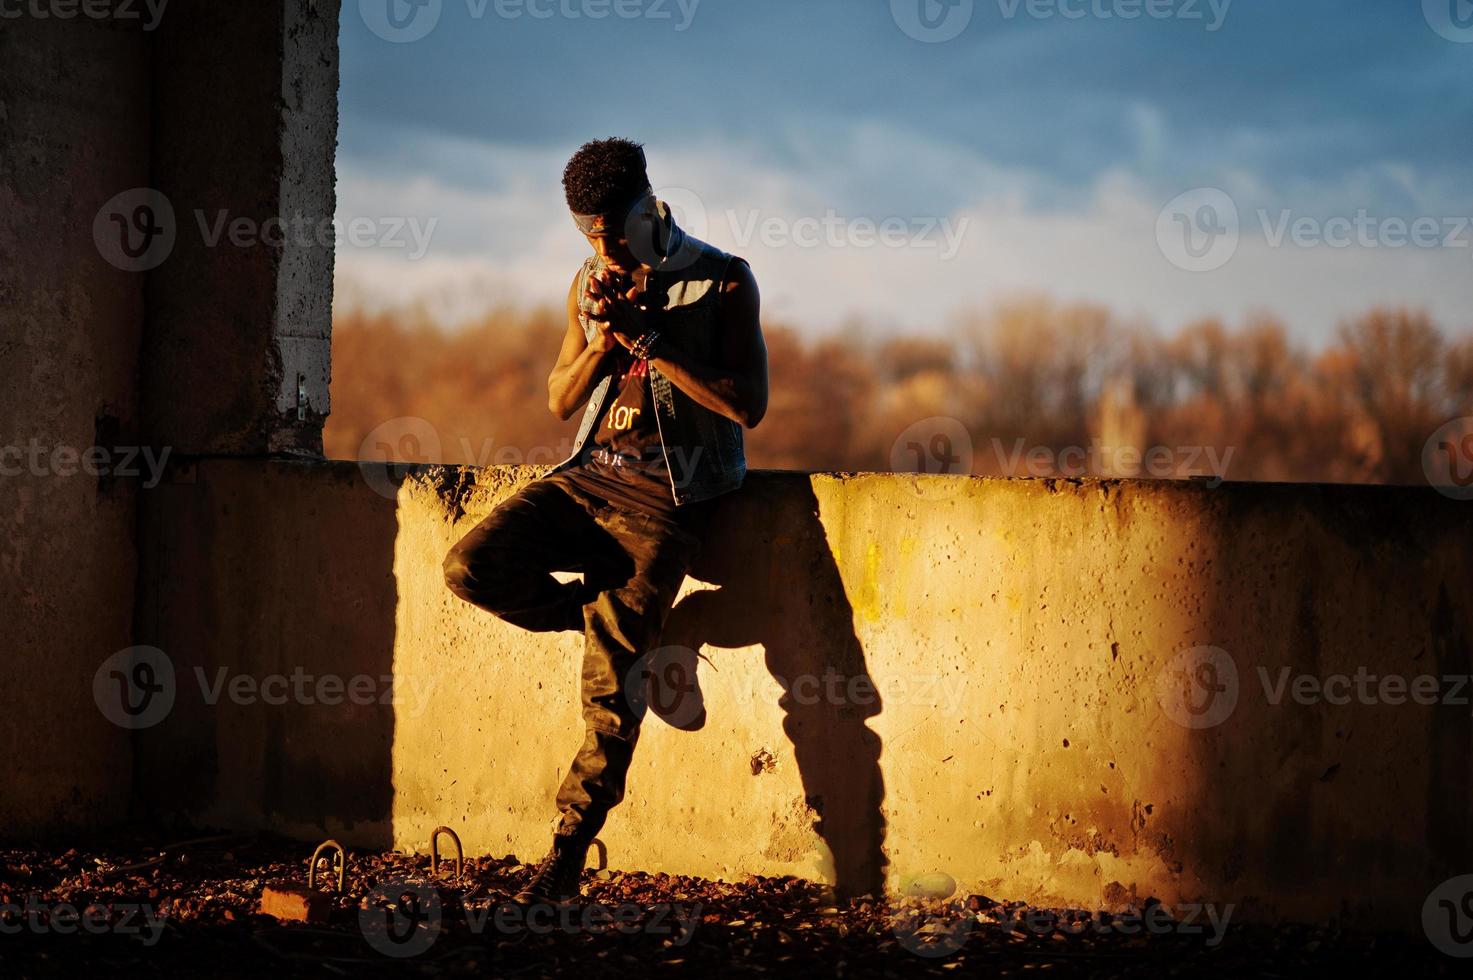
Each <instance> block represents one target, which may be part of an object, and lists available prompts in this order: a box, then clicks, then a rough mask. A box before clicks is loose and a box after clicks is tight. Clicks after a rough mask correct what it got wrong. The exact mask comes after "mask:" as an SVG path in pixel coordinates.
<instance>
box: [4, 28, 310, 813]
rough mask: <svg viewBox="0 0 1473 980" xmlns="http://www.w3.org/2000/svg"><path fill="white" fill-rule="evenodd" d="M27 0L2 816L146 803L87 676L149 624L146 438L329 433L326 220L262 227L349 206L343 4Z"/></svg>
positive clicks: (267, 440)
mask: <svg viewBox="0 0 1473 980" xmlns="http://www.w3.org/2000/svg"><path fill="white" fill-rule="evenodd" d="M22 6H24V5H11V7H12V8H13V9H11V15H10V16H6V17H5V18H4V19H3V20H0V66H3V69H0V377H3V378H4V384H3V385H0V615H3V617H4V622H5V624H6V632H5V636H6V650H5V654H6V655H5V656H3V657H0V748H3V749H4V750H6V752H7V754H8V758H10V759H12V760H15V762H14V765H15V766H16V767H17V770H16V771H15V772H14V774H13V776H12V777H10V778H9V779H8V780H7V781H6V784H5V786H4V791H3V792H0V827H3V828H4V829H3V833H5V834H6V835H7V836H25V835H32V834H36V833H43V832H50V831H55V832H56V833H67V832H71V831H73V830H74V829H75V828H77V827H89V826H95V825H99V824H106V823H116V822H120V821H122V820H124V819H126V817H127V815H128V799H129V790H130V786H131V784H132V767H131V761H130V759H131V752H130V742H131V734H130V732H129V730H128V728H127V727H126V726H123V725H114V724H111V723H110V722H109V721H108V720H107V719H106V718H105V717H104V715H103V713H102V712H101V711H99V710H98V707H99V703H100V702H99V701H98V700H95V699H94V697H93V687H92V684H93V678H94V675H95V674H97V672H98V671H99V669H100V668H102V667H103V666H104V662H105V661H107V660H108V658H109V657H110V656H111V655H112V654H113V653H115V652H116V651H120V650H123V649H124V648H127V647H129V646H131V645H132V644H133V642H134V639H135V634H134V626H133V620H134V612H135V609H134V607H135V601H137V600H138V599H139V596H138V594H137V591H136V589H135V578H136V573H137V569H138V563H139V560H140V551H142V552H143V557H144V558H147V553H148V549H149V547H150V545H149V543H148V542H147V540H146V539H145V540H144V543H143V545H142V547H141V548H136V547H135V540H136V539H135V530H136V525H137V522H138V508H137V498H138V497H139V496H140V494H146V492H147V484H148V482H149V480H148V477H149V476H150V475H151V474H150V473H149V472H148V471H147V467H146V466H143V465H140V460H141V459H147V460H158V459H160V458H165V454H172V455H174V456H176V457H177V456H179V455H181V454H184V453H190V454H246V455H255V456H264V455H265V454H267V453H306V454H317V453H320V450H321V444H322V440H321V429H322V420H323V418H324V416H325V415H326V413H327V387H328V349H329V340H328V336H329V332H330V325H331V324H330V321H331V312H330V307H331V298H332V251H333V249H332V245H333V242H332V237H331V233H330V230H329V233H328V234H327V236H325V237H319V236H317V235H315V234H307V235H305V236H303V235H298V234H289V235H286V236H284V237H281V236H272V235H271V234H265V235H260V234H256V232H257V231H265V230H268V229H269V228H270V227H271V225H270V224H269V223H270V222H271V220H272V219H280V220H283V221H284V222H285V223H286V227H288V228H298V227H307V228H316V227H317V226H318V225H319V224H320V223H321V222H323V221H324V220H326V219H329V218H331V216H332V214H333V211H334V192H333V154H334V150H335V139H336V129H337V105H336V95H337V24H338V13H339V3H338V0H313V2H311V3H305V2H302V0H270V2H252V3H239V2H235V0H175V2H173V3H169V4H165V5H152V4H149V5H145V4H142V3H138V4H116V5H111V6H108V5H104V8H105V10H104V13H106V12H108V11H112V12H113V13H114V14H115V15H114V16H108V17H103V18H102V19H99V17H100V16H101V15H100V14H99V13H98V12H97V10H94V9H93V8H94V7H95V5H93V4H87V5H85V7H86V9H85V10H84V9H82V8H81V7H78V5H76V4H72V5H70V6H69V7H68V8H67V9H62V5H46V4H41V5H30V6H26V7H25V9H22ZM98 9H102V8H98ZM156 14H159V15H161V16H157V17H156V16H155V15H156ZM242 220H244V222H245V229H246V231H247V232H249V234H248V235H246V236H245V237H244V238H243V239H241V241H240V242H239V243H238V242H237V241H233V240H232V239H231V237H230V235H229V234H228V233H227V234H224V235H222V236H220V237H219V238H218V239H216V238H213V236H212V234H210V233H211V232H212V231H213V229H215V228H224V229H234V228H235V227H236V224H235V223H236V222H240V221H242ZM140 450H142V451H143V452H145V453H146V454H147V455H146V456H144V455H142V454H141V453H140ZM95 454H100V455H95ZM104 673H106V671H104ZM125 720H126V719H125Z"/></svg>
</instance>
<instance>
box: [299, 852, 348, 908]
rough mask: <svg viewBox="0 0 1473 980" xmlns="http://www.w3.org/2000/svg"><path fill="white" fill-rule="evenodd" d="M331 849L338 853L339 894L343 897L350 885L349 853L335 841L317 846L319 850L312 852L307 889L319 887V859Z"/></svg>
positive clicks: (308, 867)
mask: <svg viewBox="0 0 1473 980" xmlns="http://www.w3.org/2000/svg"><path fill="white" fill-rule="evenodd" d="M329 847H331V848H334V849H335V850H336V851H337V852H338V894H339V895H341V894H342V893H343V891H344V889H345V888H346V887H347V884H348V852H347V851H345V850H344V849H343V845H341V844H339V843H338V842H337V841H335V840H325V841H323V842H322V843H321V844H318V845H317V850H315V851H313V852H312V860H311V861H310V862H309V863H308V865H307V887H308V888H316V887H317V859H318V858H319V857H321V856H322V852H323V851H325V850H327V849H328V848H329ZM329 860H331V859H329Z"/></svg>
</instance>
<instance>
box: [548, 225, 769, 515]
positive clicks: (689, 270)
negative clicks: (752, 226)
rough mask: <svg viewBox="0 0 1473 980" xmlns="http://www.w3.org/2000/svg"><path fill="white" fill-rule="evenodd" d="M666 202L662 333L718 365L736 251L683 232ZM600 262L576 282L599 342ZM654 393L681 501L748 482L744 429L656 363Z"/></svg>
mask: <svg viewBox="0 0 1473 980" xmlns="http://www.w3.org/2000/svg"><path fill="white" fill-rule="evenodd" d="M658 207H659V211H660V215H661V217H662V218H663V219H664V220H665V221H666V222H667V224H668V226H669V228H670V229H671V239H670V243H669V248H668V252H669V254H668V255H667V256H666V258H665V259H664V260H663V261H661V262H660V264H659V265H657V266H656V267H655V268H654V270H653V271H652V272H651V273H650V284H649V287H648V288H650V289H655V290H659V291H660V292H662V293H663V294H664V295H665V298H666V303H665V311H664V312H663V313H661V314H660V315H659V321H658V323H659V326H658V329H659V331H660V336H661V338H662V339H669V340H670V341H671V342H672V343H673V344H674V345H675V346H676V347H679V348H680V349H681V350H683V351H685V352H687V353H688V354H690V355H691V357H692V358H694V359H695V360H697V361H699V362H700V363H702V364H717V363H718V362H719V354H720V344H719V342H718V341H719V338H718V336H717V333H718V329H719V326H718V322H717V310H718V308H719V306H720V303H721V284H722V282H723V281H724V280H725V278H726V271H727V267H728V265H729V264H730V262H731V259H732V256H731V255H730V254H728V253H726V252H723V251H721V250H720V249H719V248H716V247H715V246H713V245H707V244H706V243H705V242H702V241H699V240H698V239H695V238H693V237H691V236H689V235H687V234H686V233H685V232H684V231H682V230H681V229H680V228H679V227H678V226H677V225H676V224H675V221H674V219H673V217H672V216H671V214H670V209H669V207H668V205H666V204H665V202H664V201H661V202H660V203H659V205H658ZM597 266H598V259H597V257H594V256H590V257H589V258H588V259H587V260H586V261H585V262H584V263H583V268H582V269H581V270H579V272H578V280H577V282H576V284H575V285H574V289H575V291H576V295H577V296H578V297H579V301H578V305H579V309H578V322H579V325H580V326H582V328H583V335H584V337H586V338H587V339H588V340H589V341H592V340H593V337H594V331H595V329H596V328H595V327H594V324H593V321H592V320H590V319H589V317H588V312H587V309H586V308H585V303H586V298H585V296H584V287H585V286H586V285H587V282H588V277H589V275H591V274H592V273H593V271H594V270H595V269H596V268H597ZM612 383H613V378H612V377H611V376H609V375H605V376H604V377H603V379H602V380H600V381H599V382H598V385H597V386H596V387H595V388H594V389H593V394H592V395H591V396H590V397H589V399H588V407H587V408H585V409H584V410H583V422H582V424H581V425H580V426H579V427H578V436H577V438H576V439H574V440H573V454H572V455H571V456H569V457H568V458H567V459H565V460H563V461H562V462H561V463H559V464H558V465H557V466H556V467H554V468H553V469H552V470H551V471H550V472H549V473H548V475H549V476H551V475H552V473H558V472H561V471H563V470H565V469H569V468H571V467H573V466H576V465H578V460H579V457H580V456H581V455H582V453H583V450H584V448H585V446H586V445H587V443H588V440H589V438H590V437H591V436H592V434H593V430H594V426H595V425H597V424H598V417H599V413H600V412H601V411H602V410H603V404H604V400H605V399H606V398H607V397H608V395H609V388H610V386H611V385H612ZM650 392H651V395H652V397H653V400H654V403H655V419H656V422H657V423H658V425H659V432H660V442H661V445H662V446H663V448H664V453H665V464H666V467H667V468H668V470H669V473H670V483H671V487H670V490H671V494H672V495H673V496H674V498H675V502H676V504H691V503H695V502H697V501H700V500H706V499H708V498H710V497H715V496H718V495H719V494H723V493H727V492H729V491H732V490H735V489H737V488H738V487H740V486H741V485H742V479H743V478H744V477H745V476H746V472H747V457H746V453H745V450H744V448H743V443H742V427H741V426H740V425H738V424H737V423H736V422H733V421H732V420H731V419H729V418H726V417H725V416H724V415H718V414H717V413H715V412H713V411H711V410H710V409H708V408H706V407H705V406H703V405H700V404H698V403H697V402H695V401H694V400H693V399H691V398H690V396H689V395H687V394H685V392H683V391H681V390H680V389H679V388H677V387H675V386H674V385H673V384H671V383H670V379H668V378H666V377H665V376H664V375H662V374H661V373H660V372H659V370H658V369H656V368H655V367H654V365H651V366H650Z"/></svg>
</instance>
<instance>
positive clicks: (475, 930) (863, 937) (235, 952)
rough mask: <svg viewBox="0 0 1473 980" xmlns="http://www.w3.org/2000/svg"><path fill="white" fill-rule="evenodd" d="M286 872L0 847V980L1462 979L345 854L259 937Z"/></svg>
mask: <svg viewBox="0 0 1473 980" xmlns="http://www.w3.org/2000/svg"><path fill="white" fill-rule="evenodd" d="M304 853H305V852H304V848H303V846H302V845H301V844H299V843H294V842H289V841H283V840H278V839H273V838H268V837H261V836H238V835H237V836H211V837H208V838H206V839H202V840H192V841H186V842H179V843H173V844H162V843H161V842H160V841H158V840H153V841H145V840H143V839H141V838H115V839H112V840H109V841H107V842H105V843H103V844H101V845H100V846H98V847H96V848H88V849H79V848H73V849H70V850H63V849H58V848H50V849H44V848H42V849H37V848H21V847H12V848H3V847H0V976H3V977H62V976H65V977H75V976H87V975H90V974H93V973H99V974H104V975H113V976H132V975H139V974H149V975H161V974H162V975H176V974H177V975H184V976H204V975H208V976H223V977H235V976H242V977H244V976H260V975H263V974H267V973H269V974H271V975H273V976H288V977H290V976H340V975H348V974H353V975H368V976H378V975H389V974H412V975H422V976H462V975H464V976H475V975H494V976H503V977H529V978H530V977H542V976H560V975H569V974H575V975H579V976H588V977H606V976H607V977H625V976H627V977H647V976H673V975H681V974H686V973H689V974H691V975H695V976H706V975H712V974H718V973H719V974H721V975H729V974H774V975H790V974H800V975H802V974H807V975H813V976H823V977H830V976H833V977H855V978H859V977H902V976H912V975H941V976H951V977H957V976H968V975H985V976H987V977H989V978H992V977H1033V976H1051V977H1088V978H1108V977H1136V976H1142V977H1161V976H1181V977H1225V978H1227V977H1231V978H1242V977H1305V976H1338V975H1341V974H1342V973H1349V972H1352V971H1367V970H1368V971H1370V972H1371V975H1375V976H1384V975H1388V974H1391V973H1393V972H1394V973H1395V974H1396V975H1397V976H1398V977H1399V978H1401V977H1416V976H1428V977H1440V976H1452V975H1458V976H1463V975H1464V974H1463V972H1462V970H1461V969H1460V967H1462V966H1464V965H1465V964H1461V963H1459V962H1458V961H1457V960H1453V959H1451V958H1448V957H1446V956H1443V955H1442V954H1440V953H1438V952H1437V951H1436V950H1435V949H1434V948H1433V947H1432V946H1431V945H1430V944H1429V943H1427V942H1426V941H1425V940H1422V939H1421V937H1418V936H1395V935H1379V936H1378V935H1369V934H1365V933H1345V932H1340V931H1336V930H1329V929H1316V928H1308V927H1303V928H1301V927H1284V928H1267V927H1255V926H1250V925H1242V924H1237V923H1233V922H1231V920H1229V922H1228V924H1227V925H1226V927H1225V928H1216V927H1214V925H1213V924H1212V923H1211V922H1210V921H1209V920H1208V919H1207V918H1206V917H1205V916H1203V917H1201V918H1200V920H1199V921H1198V922H1196V923H1188V922H1187V921H1186V916H1184V915H1182V914H1180V913H1179V914H1178V915H1177V916H1176V918H1175V920H1173V919H1172V918H1171V917H1170V916H1168V915H1167V914H1166V910H1165V909H1164V908H1162V907H1159V906H1157V907H1154V908H1153V907H1151V903H1150V902H1148V903H1147V907H1146V908H1144V909H1141V910H1138V911H1137V913H1136V914H1135V915H1122V916H1115V917H1111V916H1105V915H1103V914H1100V913H1089V912H1086V911H1084V910H1065V909H1039V908H1031V907H1029V906H1026V905H1023V904H1021V903H1016V902H1005V901H994V900H993V899H992V898H988V897H985V896H966V895H953V896H951V897H950V898H949V899H942V898H939V897H934V896H938V895H939V894H940V893H941V892H943V891H945V890H946V885H947V882H946V881H945V880H939V881H923V882H922V883H921V886H920V891H921V892H924V893H925V894H919V895H917V896H916V897H913V898H901V899H892V900H891V901H890V902H889V903H885V902H875V901H869V900H859V901H854V902H845V903H839V902H836V901H835V899H834V898H833V896H832V894H830V893H828V892H827V891H826V890H825V889H824V888H822V887H821V886H819V885H815V884H813V883H811V882H805V881H800V880H798V879H794V878H753V879H749V880H747V881H744V882H741V883H735V884H732V883H725V882H715V881H706V880H704V879H699V878H688V877H682V876H675V875H664V874H643V873H619V872H609V871H598V872H595V871H588V872H586V873H585V879H584V897H583V898H582V899H581V900H580V901H579V902H578V903H577V904H576V905H569V906H566V907H551V906H543V907H540V908H534V909H532V910H523V909H520V908H517V907H516V906H513V905H511V904H510V903H509V901H508V900H509V898H510V896H511V895H512V894H514V893H515V892H516V891H517V889H518V888H519V886H520V885H521V884H522V883H523V882H525V881H526V880H527V878H528V877H529V876H530V875H531V871H532V869H531V868H530V867H529V866H527V865H524V864H522V863H520V862H519V861H517V860H516V859H515V858H513V857H506V858H479V859H473V860H470V861H467V862H466V864H465V869H464V874H463V876H462V877H460V878H459V880H457V879H456V877H455V874H454V868H453V861H452V862H447V863H446V864H442V866H441V868H440V872H439V874H438V875H437V876H432V875H431V873H430V868H429V859H428V858H425V857H414V856H406V855H403V854H397V853H387V854H373V853H367V852H363V851H353V852H352V853H351V855H350V859H349V863H348V872H347V887H346V890H345V892H344V893H343V894H341V895H335V896H333V898H332V905H333V908H332V912H331V915H330V919H329V921H328V922H327V923H325V924H323V925H313V926H306V925H298V924H282V923H278V922H276V921H275V920H274V919H271V918H269V917H265V916H261V915H258V914H257V906H258V902H259V900H260V896H261V889H262V887H263V886H264V885H268V884H271V885H292V884H295V885H304V884H305V881H304V878H305V868H306V860H305V856H304ZM321 868H322V874H321V876H320V877H319V884H321V882H322V879H323V878H325V877H330V875H328V873H327V862H326V860H325V859H324V861H323V863H322V865H321ZM927 895H931V896H933V897H927ZM1220 919H1221V916H1220V915H1219V924H1220Z"/></svg>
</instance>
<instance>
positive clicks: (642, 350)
mask: <svg viewBox="0 0 1473 980" xmlns="http://www.w3.org/2000/svg"><path fill="white" fill-rule="evenodd" d="M659 339H660V331H658V330H651V331H649V332H647V333H645V334H644V335H643V336H641V337H640V338H639V339H638V340H636V341H635V342H634V346H633V347H632V348H630V350H629V353H631V354H633V355H634V359H635V360H637V361H647V360H649V358H650V354H651V353H652V352H653V351H654V348H655V342H656V341H658V340H659Z"/></svg>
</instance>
